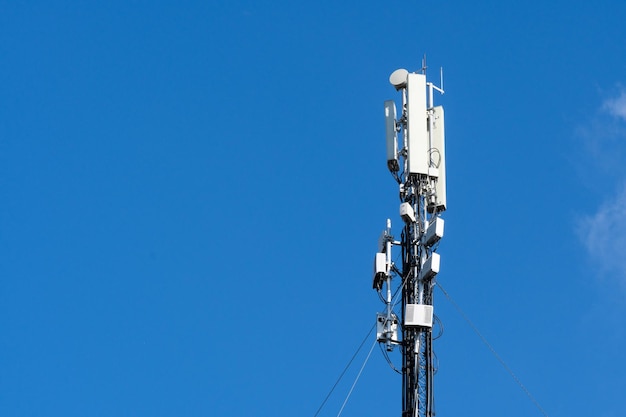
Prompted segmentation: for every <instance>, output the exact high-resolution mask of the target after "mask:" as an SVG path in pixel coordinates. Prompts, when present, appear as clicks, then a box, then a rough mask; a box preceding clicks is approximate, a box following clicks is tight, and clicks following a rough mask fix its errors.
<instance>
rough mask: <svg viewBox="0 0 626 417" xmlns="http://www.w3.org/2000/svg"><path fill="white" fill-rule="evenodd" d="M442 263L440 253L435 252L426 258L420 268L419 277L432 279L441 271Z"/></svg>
mask: <svg viewBox="0 0 626 417" xmlns="http://www.w3.org/2000/svg"><path fill="white" fill-rule="evenodd" d="M440 264H441V258H440V257H439V254H438V253H433V254H432V255H430V256H429V257H428V259H426V262H424V265H422V269H421V270H420V275H419V279H420V280H425V279H432V278H434V277H435V275H437V274H438V273H439V265H440Z"/></svg>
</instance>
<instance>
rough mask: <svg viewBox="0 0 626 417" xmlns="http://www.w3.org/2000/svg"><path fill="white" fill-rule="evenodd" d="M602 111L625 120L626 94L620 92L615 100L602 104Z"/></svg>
mask: <svg viewBox="0 0 626 417" xmlns="http://www.w3.org/2000/svg"><path fill="white" fill-rule="evenodd" d="M602 109H603V110H606V111H608V112H609V114H611V115H612V116H615V117H619V118H621V119H624V120H626V92H625V91H623V90H622V91H621V92H620V94H619V96H617V97H616V98H610V99H608V100H606V101H605V102H604V104H603V105H602Z"/></svg>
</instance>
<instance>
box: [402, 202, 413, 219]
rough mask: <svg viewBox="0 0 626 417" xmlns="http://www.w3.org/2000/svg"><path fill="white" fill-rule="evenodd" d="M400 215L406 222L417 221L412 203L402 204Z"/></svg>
mask: <svg viewBox="0 0 626 417" xmlns="http://www.w3.org/2000/svg"><path fill="white" fill-rule="evenodd" d="M400 217H402V220H404V222H405V223H414V222H415V210H413V207H411V204H410V203H402V204H400Z"/></svg>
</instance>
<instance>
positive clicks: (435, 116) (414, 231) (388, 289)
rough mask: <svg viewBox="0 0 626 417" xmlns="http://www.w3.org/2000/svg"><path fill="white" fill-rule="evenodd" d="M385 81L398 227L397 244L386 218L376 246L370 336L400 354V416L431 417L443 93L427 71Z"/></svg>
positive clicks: (442, 197)
mask: <svg viewBox="0 0 626 417" xmlns="http://www.w3.org/2000/svg"><path fill="white" fill-rule="evenodd" d="M389 81H390V82H391V84H392V85H393V86H394V87H395V89H396V91H399V92H400V93H401V96H402V107H401V109H402V113H401V114H400V115H398V114H396V104H395V101H394V100H388V101H385V120H386V136H387V167H388V168H389V171H390V172H391V174H392V175H393V177H394V178H395V180H396V181H397V183H398V185H399V188H400V217H401V218H402V221H403V222H404V227H403V229H402V233H401V239H400V241H396V240H395V239H394V237H393V235H392V233H391V220H389V219H387V227H386V229H385V230H384V231H383V233H382V235H381V237H380V239H379V249H378V253H377V254H376V257H375V259H374V279H373V288H374V289H376V290H377V291H378V292H379V295H380V296H381V299H382V300H383V302H384V303H385V306H386V308H385V312H384V313H378V314H377V317H376V323H377V329H376V333H377V335H376V337H377V340H378V342H380V343H381V344H384V345H385V349H386V351H388V352H390V351H392V350H393V349H394V348H395V347H399V349H400V351H401V354H402V417H432V416H434V415H435V409H434V396H433V376H434V374H435V371H436V369H435V368H436V367H435V363H434V355H433V349H432V341H433V331H432V330H433V321H434V320H436V317H435V315H434V313H433V301H434V300H433V289H434V286H435V278H436V276H437V274H438V273H439V265H440V257H439V254H438V253H436V250H437V247H438V243H439V240H440V239H441V238H442V237H443V225H444V222H443V219H442V218H441V217H440V215H441V213H442V212H443V211H445V210H446V162H445V161H446V160H445V143H444V120H443V107H441V106H436V107H435V106H434V104H433V92H434V90H436V91H438V92H440V93H442V94H443V88H442V87H443V77H442V78H441V87H436V86H435V85H434V84H433V83H430V82H427V81H426V74H425V68H424V69H423V70H422V73H409V72H408V71H407V70H405V69H399V70H396V71H394V72H393V73H392V74H391V76H390V77H389ZM398 116H399V117H398ZM399 136H400V137H401V142H400V145H401V147H399V144H398V138H399ZM394 246H400V247H401V255H402V262H401V266H400V267H399V266H398V265H396V264H395V263H394V259H393V256H392V249H393V247H394ZM400 268H401V269H400ZM394 278H399V280H398V279H395V280H394ZM397 294H401V296H402V300H401V303H402V305H401V306H400V307H399V318H398V314H397V313H396V309H395V306H396V304H397ZM398 329H401V338H399V337H398V333H399V331H398Z"/></svg>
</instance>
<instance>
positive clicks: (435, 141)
mask: <svg viewBox="0 0 626 417" xmlns="http://www.w3.org/2000/svg"><path fill="white" fill-rule="evenodd" d="M429 126H430V129H431V130H430V134H431V135H430V138H431V144H432V147H431V148H430V152H429V155H430V165H431V166H433V167H435V168H437V171H438V176H437V183H436V185H435V193H436V202H435V203H434V204H430V205H429V206H428V211H430V212H431V213H432V212H433V211H435V209H436V211H440V212H441V211H444V210H445V209H446V143H445V131H444V118H443V107H441V106H437V107H434V108H433V109H432V113H431V115H430V120H429Z"/></svg>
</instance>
